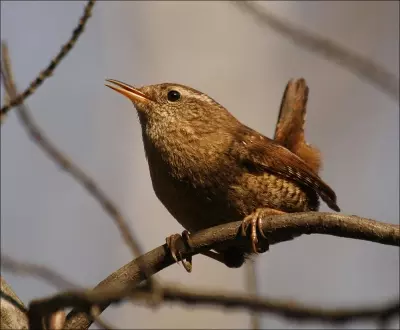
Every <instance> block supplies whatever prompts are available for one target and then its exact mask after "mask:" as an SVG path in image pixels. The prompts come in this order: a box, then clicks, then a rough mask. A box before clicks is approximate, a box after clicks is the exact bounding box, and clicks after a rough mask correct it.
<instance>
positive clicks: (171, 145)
mask: <svg viewBox="0 0 400 330" xmlns="http://www.w3.org/2000/svg"><path fill="white" fill-rule="evenodd" d="M112 82H114V83H115V81H112ZM117 83H119V82H117ZM119 84H121V83H119ZM123 87H124V88H126V89H128V90H129V89H132V90H130V92H131V93H133V95H130V94H126V95H127V96H128V97H129V98H131V99H132V101H133V102H134V104H135V107H136V109H137V110H138V114H139V119H140V123H141V126H142V136H143V143H144V148H145V153H146V157H147V160H148V164H149V169H150V175H151V180H152V184H153V188H154V191H155V193H156V195H157V197H158V198H159V199H160V201H161V202H162V203H163V204H164V206H165V207H166V208H167V209H168V211H169V212H170V213H171V214H172V215H173V216H174V217H175V219H176V220H178V221H179V223H180V224H181V225H182V226H183V227H184V228H185V229H187V230H189V231H190V232H196V231H199V230H201V229H204V228H208V227H211V226H215V225H219V224H222V223H227V222H232V221H237V220H242V219H243V218H244V217H245V216H247V215H249V214H251V213H252V212H254V211H255V210H256V209H271V210H280V211H284V212H299V211H310V210H317V209H318V207H319V197H321V198H322V199H323V200H324V201H325V202H326V203H327V204H328V206H329V207H331V208H332V209H334V210H339V208H338V206H337V205H336V196H335V193H334V192H333V190H332V189H331V188H330V187H329V186H328V185H326V184H325V183H324V182H323V181H322V179H321V178H320V177H319V176H318V175H317V174H316V173H314V171H313V170H312V169H311V168H310V167H309V166H308V165H307V164H306V163H305V162H304V161H303V160H302V159H300V158H299V157H298V156H296V155H295V154H293V153H292V152H290V151H289V150H287V149H286V148H284V147H282V146H281V145H279V144H277V143H276V142H274V141H273V140H271V139H269V138H267V137H265V136H263V135H262V134H260V133H258V132H256V131H254V130H252V129H251V128H249V127H247V126H245V125H243V124H242V123H240V122H239V121H238V120H237V119H236V118H235V117H233V116H232V115H231V114H230V113H229V112H228V111H227V110H226V109H225V108H224V107H222V106H221V105H220V104H218V103H217V102H216V101H214V100H213V99H211V98H210V97H209V96H207V95H205V94H203V93H201V92H198V91H196V90H194V89H192V88H189V87H186V86H183V85H179V84H160V85H152V86H145V87H142V88H138V89H133V88H132V87H130V86H129V85H124V84H123ZM114 89H115V88H114ZM171 91H175V92H177V93H179V96H180V97H179V99H178V100H175V101H170V100H169V92H171ZM120 92H121V91H120ZM122 93H124V94H125V92H124V91H123V92H122ZM135 93H140V97H136V96H135V95H136V94H135ZM220 252H223V253H226V252H227V251H220ZM235 255H237V256H238V260H237V262H236V261H234V262H230V263H228V264H230V266H232V267H237V266H240V265H241V263H243V253H240V251H239V252H238V251H235Z"/></svg>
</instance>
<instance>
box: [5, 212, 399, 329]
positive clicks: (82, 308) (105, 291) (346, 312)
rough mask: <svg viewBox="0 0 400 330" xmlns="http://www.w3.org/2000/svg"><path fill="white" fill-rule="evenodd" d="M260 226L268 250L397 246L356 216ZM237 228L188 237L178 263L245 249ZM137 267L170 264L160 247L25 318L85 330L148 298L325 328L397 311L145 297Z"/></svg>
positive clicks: (192, 294) (162, 291) (171, 292)
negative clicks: (323, 242) (223, 249)
mask: <svg viewBox="0 0 400 330" xmlns="http://www.w3.org/2000/svg"><path fill="white" fill-rule="evenodd" d="M261 225H262V229H263V231H264V233H265V234H266V236H267V239H268V241H269V242H270V244H276V243H279V242H283V241H287V240H290V239H292V238H294V237H297V236H299V235H302V234H329V235H333V236H340V237H346V238H355V239H361V240H367V241H371V242H376V243H381V244H387V245H394V246H400V226H398V225H392V224H385V223H381V222H377V221H374V220H370V219H365V218H360V217H356V216H344V215H337V214H331V213H318V212H308V213H292V214H283V215H275V216H268V217H265V218H263V219H262V224H261ZM240 226H241V221H237V222H232V223H229V224H225V225H220V226H217V227H213V228H209V229H206V230H203V231H201V232H198V233H196V234H194V235H192V236H191V244H192V247H193V250H190V249H189V248H187V247H185V245H182V252H183V258H185V257H187V256H189V255H194V254H197V253H199V252H201V251H204V250H209V249H211V248H214V247H216V246H221V245H224V246H231V245H241V246H243V247H247V248H250V242H249V240H248V238H247V237H248V236H241V235H239V234H238V233H239V229H240ZM260 239H261V237H260ZM139 261H140V262H139ZM9 263H10V261H9ZM141 263H146V264H147V265H148V268H147V270H148V271H151V272H152V273H153V274H154V273H156V272H158V271H160V270H161V269H163V268H165V267H167V266H169V265H171V264H173V263H174V261H173V260H172V258H171V256H170V253H169V252H168V248H167V247H166V245H162V246H160V247H158V248H156V249H154V250H152V251H150V252H148V253H147V254H145V255H144V256H142V257H140V258H138V259H136V260H134V261H132V262H130V263H129V264H127V265H125V266H124V267H122V268H121V269H119V270H118V271H116V272H115V273H114V274H112V275H111V276H109V277H108V278H107V279H105V280H104V281H103V282H101V283H100V284H99V285H98V286H97V288H96V289H95V290H90V291H83V292H81V291H70V292H64V293H60V294H57V295H55V296H53V297H50V298H45V299H40V300H36V301H33V302H31V304H30V313H33V312H34V314H35V315H43V314H44V315H48V314H51V313H54V312H57V311H58V310H60V309H62V308H66V307H77V309H75V310H74V311H73V312H71V313H70V315H69V316H68V318H67V322H66V324H65V329H87V328H88V327H89V326H90V324H91V321H90V319H89V318H88V317H87V316H86V315H83V314H82V313H87V311H88V310H89V309H91V308H92V307H93V306H98V307H99V311H101V310H104V309H105V308H106V307H107V306H108V305H109V304H110V303H115V302H120V301H121V300H122V299H124V298H131V297H132V298H140V297H141V298H143V297H144V298H146V297H147V298H151V297H154V295H157V296H158V300H159V301H175V302H180V303H185V304H197V305H198V304H204V305H210V304H214V305H220V306H224V307H240V308H245V309H248V310H252V311H260V312H272V313H274V314H277V315H281V316H285V317H290V318H295V319H300V320H306V319H313V320H320V321H329V322H345V321H349V320H354V319H367V318H369V319H373V318H379V319H387V318H388V317H390V316H393V315H395V314H397V313H398V311H399V303H398V301H396V303H394V304H393V303H392V304H390V305H388V306H384V307H376V308H375V307H374V308H361V309H342V310H338V309H334V310H326V309H321V308H315V307H306V306H304V305H300V304H295V303H293V302H287V301H286V302H285V301H278V300H272V299H263V298H259V297H256V296H249V295H242V294H240V295H238V294H234V293H229V292H221V293H215V292H205V291H202V292H197V291H194V290H186V289H182V288H180V287H177V286H162V287H161V286H160V287H159V288H158V290H157V291H156V292H150V293H149V287H148V286H143V285H140V286H139V287H137V284H138V283H139V282H140V281H142V280H143V279H144V278H145V276H144V274H143V272H142V271H141V270H140V267H139V266H138V265H139V264H141ZM7 268H10V267H7ZM19 268H20V267H19V266H18V265H16V264H15V263H14V268H13V270H14V271H16V270H18V269H19ZM22 272H25V273H26V268H22ZM29 273H30V274H36V275H39V276H42V274H45V276H46V278H47V279H49V280H52V281H53V282H55V281H54V280H53V278H54V277H51V276H47V275H48V272H34V271H33V272H29ZM147 275H148V274H147ZM58 276H59V275H58ZM64 282H65V281H64ZM140 293H142V294H140ZM143 294H144V296H143Z"/></svg>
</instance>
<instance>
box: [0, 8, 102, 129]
mask: <svg viewBox="0 0 400 330" xmlns="http://www.w3.org/2000/svg"><path fill="white" fill-rule="evenodd" d="M95 2H96V0H89V1H88V2H87V4H86V6H85V9H84V12H83V15H82V17H81V18H80V19H79V23H78V25H77V27H76V28H75V29H74V31H73V32H72V36H71V38H70V39H69V40H68V41H67V43H65V44H64V45H63V46H62V47H61V49H60V51H59V53H58V54H57V55H56V56H55V57H54V58H53V59H52V60H51V62H50V64H49V65H48V66H47V68H46V69H44V70H43V71H42V72H40V73H39V75H38V76H37V77H36V78H35V79H34V80H33V81H32V82H31V83H30V84H29V86H28V87H27V88H26V89H25V90H24V91H23V92H22V93H21V94H17V95H15V96H14V97H12V98H11V101H9V103H8V104H6V105H5V106H3V107H2V108H1V112H0V115H1V117H0V118H1V122H3V119H4V118H5V115H6V114H7V113H8V111H10V110H11V109H12V108H13V107H15V106H17V105H19V104H21V103H22V102H23V101H24V100H25V99H26V98H28V97H29V96H30V95H32V94H33V93H34V92H35V91H36V89H37V88H38V87H39V86H40V85H41V84H42V83H43V82H44V81H45V80H46V79H47V78H48V77H50V76H51V75H52V74H53V72H54V70H55V69H56V68H57V66H58V65H59V64H60V63H61V61H62V60H63V59H64V57H65V56H67V55H68V53H69V51H70V50H71V49H72V48H73V47H74V45H75V44H76V42H77V41H78V39H79V37H80V36H81V34H82V32H83V31H84V29H85V26H86V23H87V21H88V19H89V18H90V16H91V15H92V9H93V6H94V4H95Z"/></svg>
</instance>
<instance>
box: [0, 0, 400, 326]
mask: <svg viewBox="0 0 400 330" xmlns="http://www.w3.org/2000/svg"><path fill="white" fill-rule="evenodd" d="M84 4H85V2H81V1H71V2H67V1H65V2H63V1H54V2H50V1H43V2H41V1H26V2H22V1H21V2H20V1H2V2H1V39H2V40H6V41H7V42H8V45H9V48H10V53H11V57H12V64H13V67H14V74H15V79H16V83H17V85H18V87H19V89H20V90H22V89H23V88H25V87H26V86H27V84H28V83H29V82H30V81H31V80H32V79H33V78H34V77H35V76H36V75H37V74H38V72H39V71H40V70H41V69H42V68H44V67H45V66H46V65H47V64H48V62H49V61H50V59H51V57H52V56H54V55H55V54H56V53H57V52H58V50H59V47H60V46H61V44H62V43H64V42H65V41H66V40H67V39H68V38H69V36H70V34H71V32H72V29H73V27H74V26H75V25H76V23H77V21H78V18H79V16H80V15H81V14H82V10H83V7H84ZM262 5H263V6H265V7H266V8H268V9H269V10H271V12H273V13H275V14H277V15H279V16H280V17H283V18H287V19H289V20H291V21H292V22H294V23H297V24H298V25H299V26H301V27H304V28H307V29H308V30H310V31H314V32H316V33H318V34H320V35H323V36H326V37H329V38H332V39H333V40H334V41H337V42H338V43H340V44H342V45H344V46H347V47H350V48H351V49H354V50H356V51H357V52H359V53H361V54H364V55H366V56H369V57H371V58H373V59H374V60H375V61H377V62H378V63H380V64H381V65H383V66H384V67H385V68H387V70H390V71H392V72H394V73H396V74H398V72H399V62H398V57H399V30H398V29H399V3H398V2H397V1H388V2H384V1H380V2H373V1H356V2H351V1H337V2H328V1H321V2H318V3H317V2H303V1H302V2H283V1H282V2H281V1H279V2H265V3H263V4H262ZM297 77H304V78H306V80H307V83H308V85H309V87H310V98H309V106H308V116H307V123H306V138H307V140H308V141H309V142H311V143H313V144H315V145H317V146H318V147H319V148H320V149H321V150H322V152H323V157H324V163H325V166H324V169H323V171H322V174H321V175H322V177H323V178H324V179H325V180H326V181H327V182H328V183H329V184H330V185H331V186H332V188H334V189H335V191H336V193H337V195H338V202H339V205H340V207H341V209H342V212H343V213H346V214H357V215H360V216H364V217H368V218H374V219H378V220H381V221H385V222H391V223H398V219H399V108H398V105H397V104H396V102H395V101H393V100H392V99H390V98H389V97H388V96H387V95H385V94H383V93H382V92H380V91H379V90H377V89H375V88H374V87H373V86H371V85H369V84H368V83H366V82H365V81H362V80H360V79H359V78H357V77H356V76H354V75H353V74H351V73H349V72H348V71H346V70H345V69H343V68H341V67H340V66H338V65H336V64H334V63H331V62H329V61H327V60H325V59H322V58H321V57H319V56H318V55H315V54H313V53H310V52H308V51H304V50H302V49H300V48H298V47H297V46H294V45H292V44H291V43H290V42H288V41H287V40H286V39H284V38H283V37H281V36H280V35H278V34H276V33H274V32H273V31H271V30H269V29H268V28H266V27H264V26H260V25H259V24H258V23H257V22H255V21H254V19H253V18H252V17H251V16H250V15H248V14H247V13H246V12H243V11H241V10H240V9H239V8H238V7H236V6H235V5H233V4H231V3H229V2H166V1H165V2H164V1H162V2H161V1H146V2H139V1H135V2H133V1H132V2H129V1H124V2H117V1H115V2H99V3H97V4H96V6H95V7H94V11H93V17H92V19H91V20H90V21H89V22H88V25H87V29H86V32H85V33H84V35H83V36H82V38H81V39H80V40H79V42H78V43H77V45H76V47H75V49H74V50H73V51H72V52H71V54H70V55H69V56H68V57H67V58H66V59H65V60H64V62H63V63H62V64H61V65H60V67H59V68H58V69H57V70H56V73H55V75H54V76H53V77H52V78H50V79H49V80H48V81H46V82H45V83H44V85H43V86H42V87H41V88H39V90H38V91H37V92H36V93H35V94H34V95H33V96H32V97H30V98H29V100H28V102H27V103H28V105H29V106H30V107H31V110H32V112H33V115H34V117H35V118H36V119H37V121H38V123H39V124H40V125H41V126H42V127H43V129H44V130H45V131H46V132H47V134H48V136H49V137H51V139H52V140H53V141H54V142H55V143H56V144H57V145H59V147H60V148H61V149H62V150H63V151H65V152H66V153H67V154H69V155H70V156H71V157H72V158H73V159H74V160H75V161H76V162H77V163H78V164H80V165H81V166H82V167H83V169H84V170H86V171H87V172H88V173H89V174H90V175H91V176H92V177H94V178H95V179H96V180H97V181H98V182H99V185H100V186H101V187H102V188H104V190H105V191H107V192H108V193H109V195H110V196H112V199H113V200H114V201H115V202H117V204H118V205H119V206H120V208H121V210H122V212H123V214H124V215H126V217H127V218H128V219H129V220H130V225H131V227H132V229H133V230H135V232H136V233H138V235H139V237H140V243H141V244H142V245H143V247H144V249H145V250H150V249H153V248H154V247H156V246H158V245H160V244H162V243H163V242H164V240H165V237H166V236H167V235H169V234H172V233H175V232H181V231H182V228H181V227H180V225H179V224H178V223H177V222H176V221H175V220H174V219H173V218H172V216H171V215H169V213H168V212H167V211H166V209H165V208H164V207H163V205H162V204H161V203H160V202H159V201H158V199H157V198H156V196H155V194H154V192H153V190H152V187H151V182H150V176H149V171H148V167H147V163H146V160H145V156H144V151H143V146H142V141H141V132H140V126H139V123H138V119H137V115H136V112H135V109H134V108H133V106H132V105H131V104H130V102H128V101H127V100H126V99H125V98H123V97H121V96H120V95H117V94H116V93H114V92H112V91H110V90H109V89H107V88H106V87H104V79H105V78H114V79H118V80H122V81H124V82H127V83H130V84H133V85H145V84H155V83H160V82H179V83H182V84H186V85H189V86H192V87H194V88H196V89H199V90H201V91H203V92H205V93H207V94H209V95H210V96H211V97H213V98H215V99H216V100H217V101H219V102H220V103H221V104H223V105H224V106H225V107H227V108H228V109H229V110H230V111H231V112H232V113H233V114H234V115H235V116H237V117H238V118H239V119H240V120H241V121H242V122H243V123H245V124H247V125H249V126H251V127H252V128H255V129H257V130H259V131H260V132H262V133H264V134H265V135H267V136H270V137H271V136H272V135H273V130H274V127H275V122H276V118H277V113H278V107H279V104H280V100H281V96H282V93H283V90H284V87H285V84H286V82H287V81H288V80H289V79H290V78H297ZM321 210H323V211H327V210H328V208H327V207H326V206H325V205H324V206H323V207H322V209H321ZM1 249H2V253H6V254H8V255H10V256H13V257H15V258H17V259H18V260H26V261H30V262H37V263H40V264H45V265H48V266H51V267H53V268H54V269H56V270H57V271H59V272H61V273H63V274H65V276H66V277H68V278H70V279H71V280H73V281H75V282H77V283H79V284H81V285H85V286H89V287H90V286H94V285H96V284H97V283H98V282H99V281H100V280H102V279H103V278H105V277H106V276H107V275H108V274H109V273H111V272H112V271H114V270H116V269H117V268H119V267H120V266H122V265H123V264H125V263H127V262H128V261H130V260H131V255H130V253H129V251H128V249H127V247H126V246H125V245H124V244H123V243H122V241H121V239H120V235H119V233H118V231H117V229H116V227H114V225H113V223H112V221H111V220H110V219H109V217H108V216H107V215H106V214H105V213H104V212H103V211H102V209H101V208H100V207H99V205H98V204H97V203H96V202H95V201H94V200H93V199H92V197H90V196H89V195H88V194H87V193H86V192H85V191H84V190H83V189H82V188H81V187H80V186H79V185H78V184H77V183H76V182H74V181H73V180H72V179H71V178H70V177H69V176H68V175H67V174H65V173H64V172H62V171H61V170H60V169H59V168H58V167H56V166H55V165H54V164H53V162H52V161H50V160H49V159H48V158H47V157H45V156H44V155H43V153H42V152H41V151H40V150H39V149H38V147H37V146H35V145H34V144H33V143H32V142H31V141H30V140H29V139H28V138H27V136H26V134H25V132H24V131H23V129H22V127H21V126H20V124H19V122H18V120H17V118H16V115H15V114H14V113H11V114H10V115H9V117H8V118H7V120H6V123H5V124H4V125H3V126H2V128H1ZM256 260H257V273H258V276H259V282H260V283H259V284H260V294H262V295H264V296H268V297H276V298H285V299H296V300H298V301H301V302H304V303H308V304H313V305H316V306H321V307H335V306H340V307H346V306H353V307H354V306H360V305H367V304H374V303H380V302H381V303H384V302H386V301H387V300H388V299H392V298H394V297H396V296H397V295H398V294H399V268H398V267H399V251H398V249H396V248H394V247H387V246H384V245H379V244H373V243H368V242H362V241H356V240H350V239H340V238H335V237H329V236H322V235H312V236H309V237H300V238H298V239H296V240H294V241H292V242H288V243H284V244H279V245H276V246H272V248H271V250H270V252H269V253H266V254H263V255H261V256H259V257H258V258H257V259H256ZM4 275H5V278H6V280H7V281H8V282H9V283H10V284H11V286H12V287H13V288H14V289H15V291H16V292H17V293H18V294H19V295H20V297H21V299H22V300H23V301H24V302H28V301H29V300H30V299H32V298H38V297H41V296H44V295H48V294H51V293H55V292H56V291H57V289H55V288H53V287H51V286H48V285H46V284H44V283H42V282H40V281H38V280H35V279H30V278H21V277H16V276H13V275H12V274H9V273H5V274H4ZM158 277H159V278H160V279H162V280H168V281H174V282H180V283H181V284H182V285H187V286H191V287H196V288H216V289H227V290H228V289H229V290H235V291H244V290H245V272H244V270H242V269H239V270H235V269H234V270H232V269H228V268H226V267H225V266H222V265H220V264H218V263H216V262H214V261H212V260H207V259H206V258H205V257H203V256H197V257H195V258H194V271H193V273H192V274H188V273H186V272H185V271H184V269H183V268H182V267H180V266H178V265H175V266H172V267H169V268H168V269H166V270H164V271H162V272H161V273H160V274H159V275H158ZM104 315H105V317H106V318H107V320H109V321H112V322H114V324H116V325H118V326H119V327H125V328H247V327H248V326H249V316H248V314H247V313H246V312H242V311H236V310H224V309H221V310H220V309H218V308H213V307H210V308H205V307H201V308H194V307H180V306H169V305H167V306H163V307H161V308H159V309H156V310H151V309H148V308H145V307H141V306H133V305H130V304H125V305H123V306H119V307H117V308H110V309H108V310H107V311H106V312H105V314H104ZM351 326H352V327H354V328H366V327H370V328H374V327H375V326H376V325H375V324H372V323H356V324H352V325H351ZM392 326H393V327H398V321H396V322H394V323H393V324H392ZM262 327H263V328H296V329H300V328H310V327H311V328H321V327H322V325H321V324H319V323H300V324H296V323H295V322H292V321H287V320H284V319H282V318H278V317H275V316H270V315H266V316H264V317H263V319H262Z"/></svg>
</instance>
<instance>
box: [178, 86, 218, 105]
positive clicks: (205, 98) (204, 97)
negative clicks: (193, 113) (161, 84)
mask: <svg viewBox="0 0 400 330" xmlns="http://www.w3.org/2000/svg"><path fill="white" fill-rule="evenodd" d="M172 89H175V90H177V91H178V92H180V93H181V94H182V96H189V95H190V97H192V98H195V99H197V100H200V101H205V102H209V103H213V100H212V99H211V98H210V97H209V96H207V95H206V94H197V93H196V92H192V93H190V94H189V93H188V92H187V91H186V90H184V89H182V88H180V87H179V86H176V87H173V88H172Z"/></svg>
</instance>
